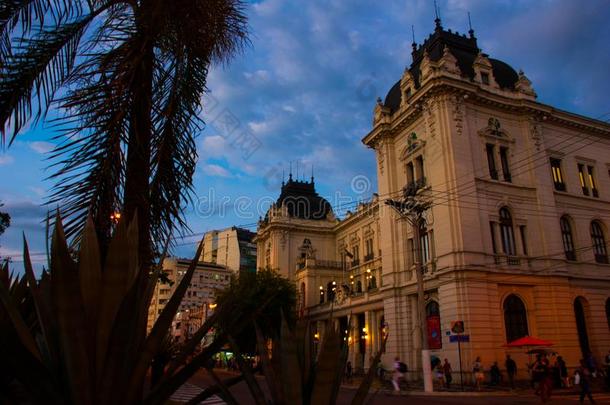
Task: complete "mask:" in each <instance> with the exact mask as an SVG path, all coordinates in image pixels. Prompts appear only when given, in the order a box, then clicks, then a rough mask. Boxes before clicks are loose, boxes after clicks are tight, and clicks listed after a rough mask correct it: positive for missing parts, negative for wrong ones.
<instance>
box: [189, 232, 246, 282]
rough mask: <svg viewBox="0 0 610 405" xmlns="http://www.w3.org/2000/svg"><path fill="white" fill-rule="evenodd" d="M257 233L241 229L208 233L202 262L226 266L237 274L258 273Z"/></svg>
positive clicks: (204, 242)
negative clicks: (255, 237) (255, 240)
mask: <svg viewBox="0 0 610 405" xmlns="http://www.w3.org/2000/svg"><path fill="white" fill-rule="evenodd" d="M255 235H256V233H254V232H251V231H249V230H247V229H243V228H239V227H235V226H233V227H231V228H227V229H222V230H214V231H210V232H207V233H206V234H205V235H204V238H203V250H202V253H201V260H202V261H204V262H207V263H216V264H219V265H222V266H226V267H227V268H228V269H230V270H232V271H233V272H235V273H240V272H247V273H254V272H256V244H255V243H253V242H252V239H253V238H254V236H255Z"/></svg>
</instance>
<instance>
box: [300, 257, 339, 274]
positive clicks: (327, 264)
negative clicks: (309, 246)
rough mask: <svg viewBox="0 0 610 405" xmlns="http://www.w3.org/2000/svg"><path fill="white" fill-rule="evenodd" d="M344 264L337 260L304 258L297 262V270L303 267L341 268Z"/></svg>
mask: <svg viewBox="0 0 610 405" xmlns="http://www.w3.org/2000/svg"><path fill="white" fill-rule="evenodd" d="M342 266H343V264H342V263H341V262H338V261H335V260H318V259H303V260H299V261H298V262H297V271H298V270H303V269H306V268H308V269H341V268H342Z"/></svg>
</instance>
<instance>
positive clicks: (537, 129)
mask: <svg viewBox="0 0 610 405" xmlns="http://www.w3.org/2000/svg"><path fill="white" fill-rule="evenodd" d="M529 127H530V134H531V137H532V141H533V142H534V145H536V150H540V145H541V144H542V122H541V121H540V119H539V118H538V117H531V118H530V119H529Z"/></svg>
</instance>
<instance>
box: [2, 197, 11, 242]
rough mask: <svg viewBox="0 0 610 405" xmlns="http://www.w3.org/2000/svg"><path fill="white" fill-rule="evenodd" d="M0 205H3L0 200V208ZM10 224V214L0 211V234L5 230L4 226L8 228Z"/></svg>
mask: <svg viewBox="0 0 610 405" xmlns="http://www.w3.org/2000/svg"><path fill="white" fill-rule="evenodd" d="M2 207H4V204H2V203H1V202H0V208H2ZM10 225H11V216H10V215H9V214H8V213H6V212H2V211H0V235H2V234H3V233H4V231H6V228H8V227H9V226H10Z"/></svg>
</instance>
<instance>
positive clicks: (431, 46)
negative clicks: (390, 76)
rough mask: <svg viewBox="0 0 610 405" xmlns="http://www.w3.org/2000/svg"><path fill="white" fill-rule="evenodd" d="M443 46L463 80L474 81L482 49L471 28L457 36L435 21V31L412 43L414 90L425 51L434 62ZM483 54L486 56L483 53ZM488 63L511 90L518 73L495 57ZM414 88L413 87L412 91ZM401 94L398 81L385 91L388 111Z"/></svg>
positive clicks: (501, 86)
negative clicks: (421, 41)
mask: <svg viewBox="0 0 610 405" xmlns="http://www.w3.org/2000/svg"><path fill="white" fill-rule="evenodd" d="M445 48H448V50H449V51H450V52H451V54H452V55H453V56H454V57H455V59H456V62H457V66H458V68H459V70H460V73H461V75H462V77H463V78H464V79H467V80H474V78H475V70H474V67H473V64H474V62H475V60H476V59H477V57H478V56H479V54H481V50H480V49H479V47H478V46H477V39H476V38H475V36H474V31H472V30H470V35H469V36H466V35H465V34H462V35H460V34H459V33H457V32H452V31H451V30H447V31H445V30H444V29H443V28H442V26H441V25H440V21H438V20H437V26H436V29H435V31H434V33H432V34H431V35H430V36H429V37H428V38H427V39H426V40H425V41H424V43H423V44H421V45H419V46H418V45H416V44H415V43H413V52H412V53H411V56H412V58H413V62H412V63H411V66H409V68H408V70H409V72H410V73H411V75H412V76H413V79H414V81H415V89H417V88H419V87H420V86H421V83H420V74H421V69H420V65H421V63H422V61H423V59H424V54H427V55H428V58H430V60H431V61H433V62H437V61H438V60H440V59H441V58H442V57H443V53H444V51H445ZM481 55H482V56H485V57H487V55H485V54H481ZM488 60H489V62H490V63H491V67H492V72H493V76H494V79H495V81H496V83H497V84H498V86H500V88H501V89H508V90H514V89H515V84H516V83H517V81H518V79H519V75H518V74H517V72H516V71H515V69H513V68H512V67H511V66H510V65H508V64H507V63H505V62H502V61H500V60H497V59H491V58H488ZM415 89H414V90H415ZM401 99H402V94H401V91H400V80H398V81H397V82H396V83H395V84H394V85H393V86H392V87H391V88H390V91H388V94H387V95H386V97H385V100H384V106H385V107H387V108H389V109H390V111H391V112H394V111H396V110H397V109H398V108H399V107H400V103H401Z"/></svg>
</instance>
